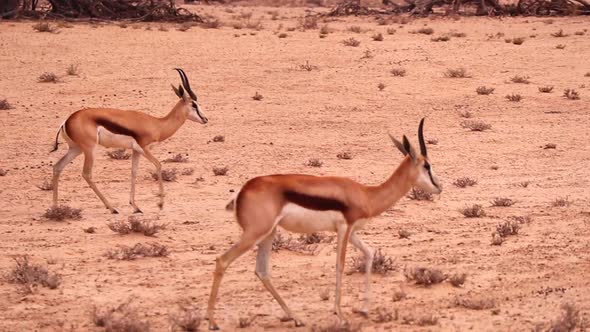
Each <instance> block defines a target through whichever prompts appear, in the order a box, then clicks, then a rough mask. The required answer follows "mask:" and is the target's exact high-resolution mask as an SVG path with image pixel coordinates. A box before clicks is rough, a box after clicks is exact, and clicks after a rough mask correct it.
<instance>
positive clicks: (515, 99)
mask: <svg viewBox="0 0 590 332" xmlns="http://www.w3.org/2000/svg"><path fill="white" fill-rule="evenodd" d="M506 99H508V100H509V101H513V102H519V101H521V100H522V96H521V95H519V94H518V93H513V94H509V95H506Z"/></svg>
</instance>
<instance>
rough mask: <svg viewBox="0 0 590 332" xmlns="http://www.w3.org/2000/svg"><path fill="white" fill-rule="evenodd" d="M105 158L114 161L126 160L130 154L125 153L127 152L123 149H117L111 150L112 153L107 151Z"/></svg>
mask: <svg viewBox="0 0 590 332" xmlns="http://www.w3.org/2000/svg"><path fill="white" fill-rule="evenodd" d="M107 156H109V157H110V158H111V159H115V160H127V159H129V158H131V154H130V153H127V150H125V149H117V150H113V151H108V152H107Z"/></svg>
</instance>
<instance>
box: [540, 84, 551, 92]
mask: <svg viewBox="0 0 590 332" xmlns="http://www.w3.org/2000/svg"><path fill="white" fill-rule="evenodd" d="M551 91H553V86H552V85H545V86H540V87H539V92H542V93H550V92H551Z"/></svg>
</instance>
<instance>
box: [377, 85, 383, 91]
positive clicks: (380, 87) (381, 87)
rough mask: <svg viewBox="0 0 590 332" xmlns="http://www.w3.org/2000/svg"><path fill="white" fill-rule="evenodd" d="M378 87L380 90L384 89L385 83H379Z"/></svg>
mask: <svg viewBox="0 0 590 332" xmlns="http://www.w3.org/2000/svg"><path fill="white" fill-rule="evenodd" d="M377 89H379V91H383V90H384V89H385V84H384V83H379V84H377Z"/></svg>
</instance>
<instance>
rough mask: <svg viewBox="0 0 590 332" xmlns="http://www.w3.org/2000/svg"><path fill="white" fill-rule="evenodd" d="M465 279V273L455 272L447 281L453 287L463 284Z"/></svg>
mask: <svg viewBox="0 0 590 332" xmlns="http://www.w3.org/2000/svg"><path fill="white" fill-rule="evenodd" d="M465 280H467V274H465V273H455V274H453V275H452V276H451V277H450V278H449V282H450V283H451V285H453V286H455V287H461V286H463V284H464V283H465Z"/></svg>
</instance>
